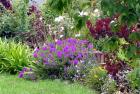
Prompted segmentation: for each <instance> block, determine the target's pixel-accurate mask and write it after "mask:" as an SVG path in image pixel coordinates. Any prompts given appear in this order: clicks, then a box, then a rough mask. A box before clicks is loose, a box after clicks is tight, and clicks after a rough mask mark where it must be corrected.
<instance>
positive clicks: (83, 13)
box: [79, 11, 88, 16]
mask: <svg viewBox="0 0 140 94" xmlns="http://www.w3.org/2000/svg"><path fill="white" fill-rule="evenodd" d="M79 15H80V16H87V15H88V12H83V11H82V12H79Z"/></svg>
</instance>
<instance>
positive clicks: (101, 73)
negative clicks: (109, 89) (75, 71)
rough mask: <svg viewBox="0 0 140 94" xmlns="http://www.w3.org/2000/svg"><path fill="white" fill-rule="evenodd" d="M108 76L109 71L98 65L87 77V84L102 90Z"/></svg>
mask: <svg viewBox="0 0 140 94" xmlns="http://www.w3.org/2000/svg"><path fill="white" fill-rule="evenodd" d="M106 77H107V71H106V70H105V69H103V68H102V67H100V66H98V65H97V66H94V67H93V68H92V69H91V70H90V72H89V74H88V75H87V77H86V78H85V84H86V85H88V86H89V87H91V88H93V89H95V90H97V91H99V92H101V87H102V86H103V84H104V80H105V78H106Z"/></svg>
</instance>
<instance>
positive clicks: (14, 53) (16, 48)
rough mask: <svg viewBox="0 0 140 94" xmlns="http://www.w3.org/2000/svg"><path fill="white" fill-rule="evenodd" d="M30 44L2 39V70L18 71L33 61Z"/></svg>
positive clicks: (0, 63) (0, 67)
mask: <svg viewBox="0 0 140 94" xmlns="http://www.w3.org/2000/svg"><path fill="white" fill-rule="evenodd" d="M30 54H31V52H30V49H29V48H28V46H26V45H23V44H21V43H15V42H14V41H8V40H2V39H0V72H9V73H11V74H15V73H17V72H18V71H19V70H21V69H22V68H23V67H24V66H28V65H29V64H30V62H31V57H30Z"/></svg>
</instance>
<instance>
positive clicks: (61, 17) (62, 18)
mask: <svg viewBox="0 0 140 94" xmlns="http://www.w3.org/2000/svg"><path fill="white" fill-rule="evenodd" d="M63 20H64V16H59V17H56V18H55V20H54V21H55V22H61V21H63Z"/></svg>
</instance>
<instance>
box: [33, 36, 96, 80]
mask: <svg viewBox="0 0 140 94" xmlns="http://www.w3.org/2000/svg"><path fill="white" fill-rule="evenodd" d="M33 56H34V58H35V62H34V63H33V64H32V66H31V67H32V68H33V71H34V72H35V74H36V75H37V76H39V77H40V78H62V79H70V80H74V79H79V78H81V77H84V75H85V73H87V72H88V69H90V67H92V66H93V65H94V61H95V57H94V53H93V45H92V44H90V43H89V42H88V41H86V40H78V39H74V38H68V39H66V40H58V41H57V42H54V43H47V44H45V45H44V46H43V47H41V48H36V49H35V51H34V53H33Z"/></svg>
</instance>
